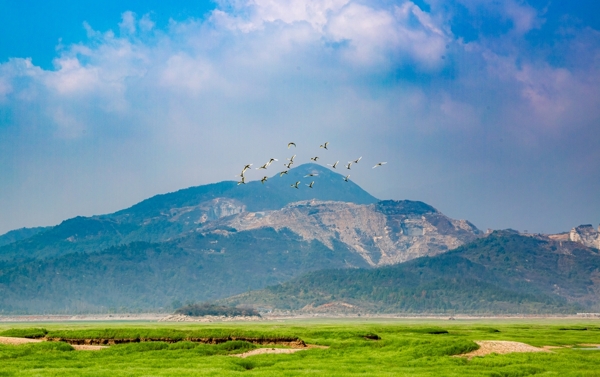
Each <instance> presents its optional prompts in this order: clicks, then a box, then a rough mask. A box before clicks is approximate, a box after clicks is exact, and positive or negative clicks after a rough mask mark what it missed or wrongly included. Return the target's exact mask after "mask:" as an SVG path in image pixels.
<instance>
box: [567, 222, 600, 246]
mask: <svg viewBox="0 0 600 377" xmlns="http://www.w3.org/2000/svg"><path fill="white" fill-rule="evenodd" d="M569 241H573V242H579V243H580V244H583V245H585V246H587V247H593V248H596V249H600V226H599V227H598V229H597V230H596V229H594V227H593V226H592V225H591V224H586V225H580V226H578V227H576V228H573V229H571V231H570V232H569Z"/></svg>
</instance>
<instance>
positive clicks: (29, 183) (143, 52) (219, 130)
mask: <svg viewBox="0 0 600 377" xmlns="http://www.w3.org/2000/svg"><path fill="white" fill-rule="evenodd" d="M599 11H600V6H599V5H598V2H594V1H579V2H567V1H552V2H551V1H529V2H527V1H518V0H510V1H495V2H490V1H483V0H452V1H441V0H430V1H425V0H420V1H414V2H411V1H391V0H379V1H377V0H375V1H367V0H364V1H353V0H326V1H320V2H311V1H306V0H295V1H292V0H280V1H277V0H254V1H245V0H231V1H228V0H222V1H217V2H196V3H192V2H189V1H169V2H159V1H144V2H141V1H119V2H116V1H103V2H99V1H97V2H85V4H84V3H82V2H75V1H54V2H38V1H29V2H21V3H19V4H16V3H14V2H8V1H0V35H1V36H2V38H0V176H1V177H2V180H1V181H0V208H2V211H0V233H3V232H5V231H8V230H10V229H14V228H18V227H23V226H38V225H52V224H56V223H59V222H60V221H61V220H63V219H66V218H69V217H73V216H76V215H93V214H102V213H108V212H112V211H115V210H118V209H121V208H123V207H126V206H129V205H131V204H134V203H135V202H137V201H140V200H142V199H144V198H146V197H149V196H151V195H154V194H158V193H163V192H168V191H174V190H177V189H179V188H184V187H188V186H192V185H199V184H205V183H210V182H215V181H220V180H229V179H234V177H233V176H234V175H235V174H236V173H237V172H238V170H239V167H240V166H242V165H243V164H245V163H248V162H253V163H255V164H257V163H259V162H261V161H263V160H265V161H266V160H267V159H268V158H270V157H277V158H279V159H280V160H284V159H285V157H286V154H287V153H288V151H287V149H286V148H285V145H286V144H287V142H288V141H291V140H294V141H295V142H296V143H297V144H298V146H299V148H298V152H297V154H298V158H299V159H300V162H303V161H304V160H306V161H308V157H310V156H311V155H312V154H313V153H317V152H319V148H318V145H319V144H321V143H323V142H324V141H325V140H328V141H330V143H331V146H332V148H331V150H330V151H329V152H328V153H329V154H330V155H328V156H326V157H327V158H329V159H330V160H331V162H330V163H332V162H334V161H335V160H342V161H348V160H351V159H355V158H358V157H359V156H361V155H362V156H363V162H364V164H363V165H359V166H357V167H356V168H355V169H354V170H353V171H352V172H351V174H352V178H353V179H354V180H355V182H356V183H358V184H359V185H361V186H363V187H364V188H365V189H366V190H368V191H369V192H371V193H372V194H373V195H375V196H377V197H379V198H382V199H386V198H392V199H413V200H422V201H425V202H427V203H429V204H431V205H433V206H435V207H436V208H438V209H440V210H441V211H443V212H444V213H446V214H448V215H449V216H452V217H455V218H464V219H468V220H470V221H472V222H473V223H474V224H475V225H477V226H478V227H480V228H482V229H485V228H488V227H489V228H495V229H498V228H509V227H510V228H515V229H519V230H529V231H538V232H559V231H566V230H568V229H569V228H571V227H573V226H576V225H579V224H582V223H593V224H594V225H598V223H599V222H600V215H599V214H600V195H598V192H599V188H600V147H599V145H600V144H599V142H600V20H599V19H598V17H595V15H597V14H600V12H599ZM302 159H304V160H302ZM377 161H388V164H387V165H386V166H385V169H375V170H373V169H371V168H370V166H367V165H370V164H374V163H375V162H377ZM327 162H329V161H324V163H327ZM371 166H372V165H371ZM275 173H276V172H275V171H272V172H271V174H275ZM256 174H257V173H256ZM256 174H255V175H256ZM251 178H254V179H259V178H260V177H258V176H256V177H254V176H252V177H251Z"/></svg>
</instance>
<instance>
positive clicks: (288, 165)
mask: <svg viewBox="0 0 600 377" xmlns="http://www.w3.org/2000/svg"><path fill="white" fill-rule="evenodd" d="M292 165H294V163H293V162H292V161H290V162H289V163H287V164H283V166H285V167H286V168H288V169H290V168H291V167H292Z"/></svg>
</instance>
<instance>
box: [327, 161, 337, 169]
mask: <svg viewBox="0 0 600 377" xmlns="http://www.w3.org/2000/svg"><path fill="white" fill-rule="evenodd" d="M338 163H339V161H336V162H335V164H333V165H331V164H327V165H329V166H331V167H332V168H334V169H335V167H336V166H337V164H338Z"/></svg>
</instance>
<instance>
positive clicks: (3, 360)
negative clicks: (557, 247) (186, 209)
mask: <svg viewBox="0 0 600 377" xmlns="http://www.w3.org/2000/svg"><path fill="white" fill-rule="evenodd" d="M374 334H376V335H378V336H379V337H380V338H381V339H380V340H371V339H368V337H367V335H374ZM0 336H25V337H41V336H47V337H63V338H69V339H90V338H102V339H131V338H134V339H136V338H137V339H141V340H144V339H162V340H163V341H153V342H143V341H142V342H140V343H129V344H118V345H113V346H111V347H109V348H107V349H104V350H102V351H74V350H73V348H72V347H71V346H70V345H69V344H67V343H62V342H43V343H31V344H25V345H19V346H12V345H0V376H111V377H113V376H175V375H177V376H199V375H201V376H204V375H208V376H228V375H248V376H263V375H264V376H297V375H328V376H367V375H378V376H461V377H465V376H529V375H539V376H600V351H589V350H583V349H577V347H573V348H559V349H554V350H552V352H548V353H546V352H543V353H542V352H540V353H513V354H507V355H495V354H492V355H488V356H485V357H475V358H473V359H471V360H467V359H466V358H462V357H453V355H457V354H461V353H465V352H468V351H471V350H474V349H476V348H477V345H476V344H475V343H474V342H473V341H474V340H514V341H519V342H524V343H527V344H531V345H534V346H546V345H553V346H577V345H580V344H586V343H595V344H600V321H594V320H588V321H574V320H569V321H564V320H562V321H558V320H497V321H492V320H482V321H435V320H374V319H368V320H344V321H341V320H337V321H334V320H330V321H326V320H318V321H311V320H305V321H286V322H273V321H271V322H265V323H211V324H189V323H187V324H185V323H184V324H180V323H173V324H162V323H161V324H157V323H149V322H146V323H143V322H140V323H115V322H112V323H98V322H96V323H91V322H89V323H46V324H37V325H36V326H35V327H33V326H32V324H8V323H6V324H0ZM229 336H230V337H246V338H269V339H273V338H279V339H286V338H301V339H302V340H304V341H305V342H306V343H307V344H315V345H321V346H327V347H328V348H313V349H309V350H305V351H301V352H297V353H294V354H264V355H256V356H251V357H248V358H245V359H241V358H236V357H231V356H229V355H231V354H235V353H241V352H245V351H248V350H250V349H253V348H256V347H257V345H255V344H252V343H249V342H245V341H229V342H225V343H220V344H216V345H212V344H199V343H194V342H190V341H186V339H188V338H207V337H215V338H219V337H229ZM371 337H372V336H371ZM173 341H177V342H174V343H173Z"/></svg>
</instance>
